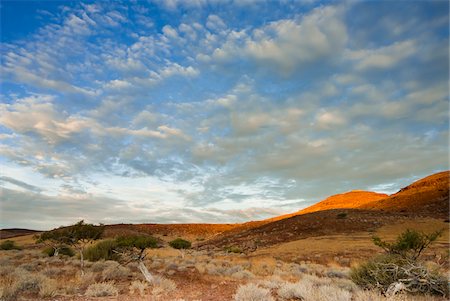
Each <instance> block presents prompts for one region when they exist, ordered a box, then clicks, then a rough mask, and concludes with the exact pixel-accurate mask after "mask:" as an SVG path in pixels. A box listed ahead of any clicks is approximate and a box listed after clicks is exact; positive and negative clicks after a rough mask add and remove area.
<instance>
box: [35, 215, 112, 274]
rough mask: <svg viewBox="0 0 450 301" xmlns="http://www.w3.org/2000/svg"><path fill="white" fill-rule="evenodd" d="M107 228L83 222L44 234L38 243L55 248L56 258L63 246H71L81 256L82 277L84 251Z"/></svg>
mask: <svg viewBox="0 0 450 301" xmlns="http://www.w3.org/2000/svg"><path fill="white" fill-rule="evenodd" d="M104 229H105V227H104V226H103V225H101V224H100V225H99V226H94V225H93V224H86V223H85V222H84V221H83V220H81V221H79V222H78V223H76V224H74V225H72V226H69V227H61V228H58V229H54V230H51V231H47V232H44V233H42V234H41V235H40V236H39V238H38V242H47V243H48V244H50V245H51V246H52V247H53V248H55V256H57V252H56V251H57V250H58V252H59V249H60V248H61V246H63V245H69V246H72V247H73V248H75V249H76V250H77V251H78V253H79V254H80V269H81V275H84V256H83V252H84V249H85V248H86V246H87V245H88V244H90V243H91V242H93V241H94V240H97V239H99V238H100V237H101V235H102V234H103V231H104Z"/></svg>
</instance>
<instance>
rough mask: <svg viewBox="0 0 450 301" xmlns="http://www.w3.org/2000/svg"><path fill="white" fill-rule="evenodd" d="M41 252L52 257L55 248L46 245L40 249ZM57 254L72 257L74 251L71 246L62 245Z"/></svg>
mask: <svg viewBox="0 0 450 301" xmlns="http://www.w3.org/2000/svg"><path fill="white" fill-rule="evenodd" d="M42 253H44V254H46V255H47V256H49V257H52V256H54V255H55V249H54V248H52V247H48V248H45V249H44V250H42ZM59 255H66V256H69V257H73V256H74V255H75V252H74V250H73V249H72V248H70V247H67V246H64V247H61V248H60V249H59Z"/></svg>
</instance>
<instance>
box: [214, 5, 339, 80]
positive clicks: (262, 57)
mask: <svg viewBox="0 0 450 301" xmlns="http://www.w3.org/2000/svg"><path fill="white" fill-rule="evenodd" d="M346 41H347V33H346V27H345V24H344V23H343V22H342V20H341V19H340V11H339V9H338V8H336V7H323V8H317V9H314V10H313V11H312V12H310V13H308V14H306V15H304V16H302V17H301V18H300V17H299V18H298V19H294V20H293V19H289V20H279V21H275V22H272V23H270V24H269V25H267V26H264V27H262V28H259V29H255V30H253V32H252V33H251V35H247V34H246V33H245V32H236V31H232V32H230V33H229V34H228V36H227V41H226V42H225V43H224V45H223V46H222V47H220V48H216V49H215V50H214V52H213V54H212V58H213V59H214V60H216V61H230V60H233V59H234V58H236V57H243V58H246V59H248V60H251V61H254V62H255V63H256V64H257V65H258V66H259V67H260V68H272V69H273V70H275V71H277V72H279V73H282V74H289V73H292V72H293V71H294V70H296V69H297V68H301V67H302V66H305V65H310V64H313V63H314V62H317V61H319V60H330V59H332V58H333V57H334V56H336V54H338V53H339V52H341V51H343V49H344V47H345V45H346Z"/></svg>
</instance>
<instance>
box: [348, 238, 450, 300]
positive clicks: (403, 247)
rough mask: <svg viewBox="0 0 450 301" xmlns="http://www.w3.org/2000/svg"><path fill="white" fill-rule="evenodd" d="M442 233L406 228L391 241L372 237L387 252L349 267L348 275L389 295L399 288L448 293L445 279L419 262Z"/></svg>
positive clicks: (409, 290)
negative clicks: (424, 252)
mask: <svg viewBox="0 0 450 301" xmlns="http://www.w3.org/2000/svg"><path fill="white" fill-rule="evenodd" d="M441 234H442V230H441V231H436V232H433V233H431V234H425V233H422V232H417V231H415V230H410V229H408V230H406V231H405V232H403V233H401V234H400V235H399V236H398V237H397V239H396V241H395V242H393V243H388V242H385V241H382V240H381V239H380V238H379V237H374V238H373V242H374V244H375V245H377V246H379V247H381V248H383V249H384V250H385V251H386V254H384V255H381V256H378V257H375V258H374V259H372V260H369V261H368V262H366V263H363V264H361V265H360V266H358V267H354V268H352V270H351V272H350V278H351V279H352V280H353V282H355V283H356V284H357V285H359V286H360V287H362V288H364V289H377V290H380V291H381V292H382V293H384V294H386V295H389V296H391V295H395V294H396V293H397V292H399V291H406V292H410V293H420V294H434V295H443V296H448V295H449V288H448V285H447V280H446V278H445V277H444V276H442V275H441V274H440V273H439V271H438V270H430V269H428V268H427V267H426V266H425V265H424V264H422V263H421V262H419V261H418V258H419V256H420V255H421V254H422V252H423V251H424V250H425V249H426V248H427V247H428V246H429V245H430V244H431V243H432V242H434V241H435V240H436V239H437V238H438V237H439V236H440V235H441Z"/></svg>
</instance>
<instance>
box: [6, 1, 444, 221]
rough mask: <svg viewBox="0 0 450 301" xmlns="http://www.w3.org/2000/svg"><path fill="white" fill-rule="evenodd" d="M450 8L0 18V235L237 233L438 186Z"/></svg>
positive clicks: (184, 8) (387, 5) (124, 9)
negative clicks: (114, 228) (352, 197)
mask: <svg viewBox="0 0 450 301" xmlns="http://www.w3.org/2000/svg"><path fill="white" fill-rule="evenodd" d="M448 5H449V4H448V2H447V1H432V2H429V1H427V2H425V1H423V2H422V1H413V2H407V1H395V2H394V1H371V2H353V1H350V2H334V1H330V2H319V1H280V2H275V1H269V2H262V1H251V0H249V1H232V0H223V1H221V0H215V1H206V0H198V1H177V0H171V1H125V2H117V1H111V2H107V1H89V2H77V1H71V2H70V1H60V2H56V1H2V3H1V22H2V32H1V42H2V47H1V65H2V73H1V103H0V164H1V175H0V185H1V187H2V189H1V199H2V202H1V222H0V227H3V228H5V227H29V228H39V229H48V228H51V227H56V226H59V225H67V224H70V223H73V222H75V221H77V220H80V219H85V220H87V221H88V222H103V223H118V222H133V223H138V222H161V223H177V222H208V223H211V222H212V223H218V222H226V223H229V222H242V221H247V220H255V219H262V218H266V217H270V216H274V215H278V214H283V213H287V212H293V211H296V210H299V209H301V208H304V207H306V206H308V205H310V204H312V203H314V202H317V201H320V200H321V199H323V198H325V197H327V196H329V195H332V194H336V193H341V192H345V191H348V190H352V189H364V190H374V191H380V192H387V193H393V192H396V191H397V190H398V189H400V188H401V187H403V186H405V185H407V184H409V183H410V182H411V181H413V180H416V179H418V178H420V177H423V176H426V175H429V174H431V173H434V172H436V171H440V170H445V169H448V142H449V141H448V125H449V124H448V112H449V108H448V97H449V93H448V67H449V66H448V64H449V58H448V53H449V49H448V45H449V44H448V43H449V41H448V37H449V32H448V25H449V15H448V11H449V7H448Z"/></svg>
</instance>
